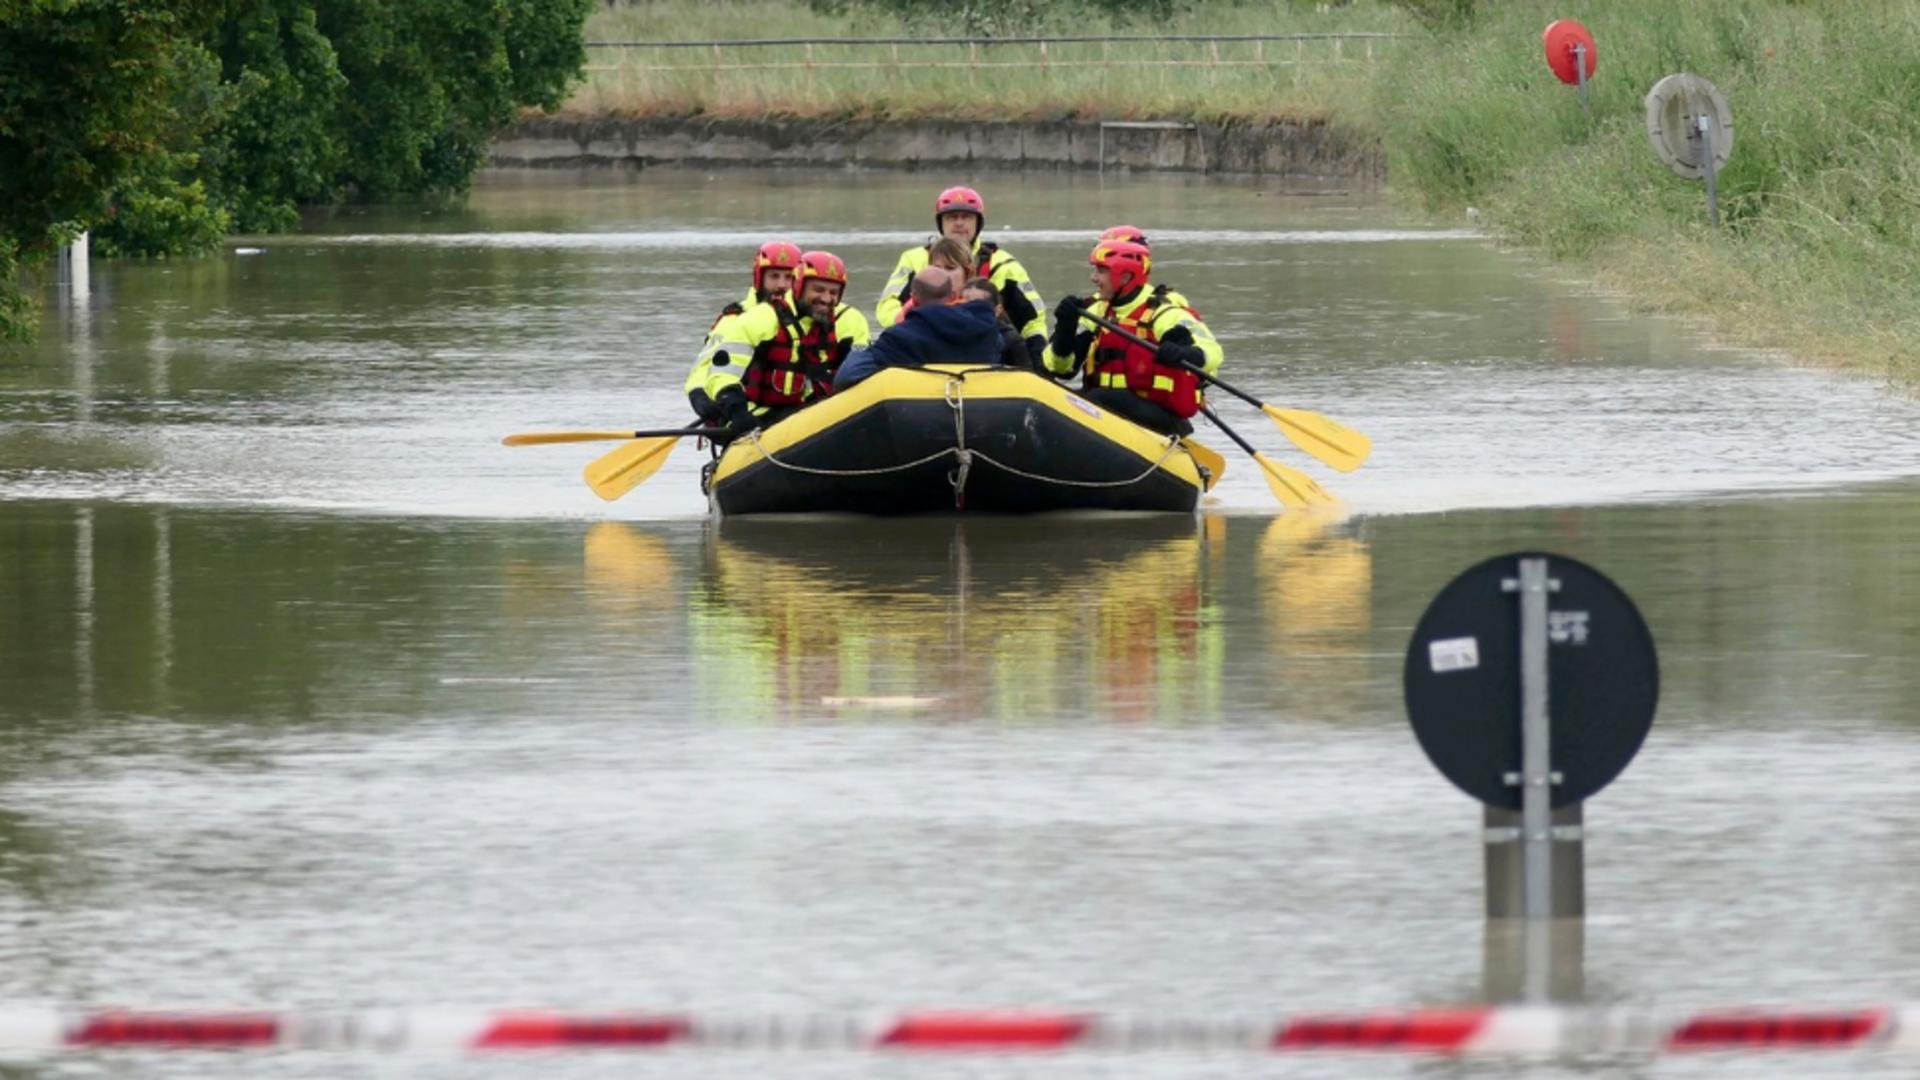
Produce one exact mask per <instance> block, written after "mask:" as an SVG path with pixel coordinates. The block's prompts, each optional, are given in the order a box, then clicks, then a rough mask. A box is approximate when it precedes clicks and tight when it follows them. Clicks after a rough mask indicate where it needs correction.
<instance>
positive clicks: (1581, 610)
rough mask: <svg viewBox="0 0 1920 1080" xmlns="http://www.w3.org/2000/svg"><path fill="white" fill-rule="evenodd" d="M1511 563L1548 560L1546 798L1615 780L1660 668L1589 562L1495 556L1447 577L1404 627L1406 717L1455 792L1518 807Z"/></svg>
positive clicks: (1631, 611)
mask: <svg viewBox="0 0 1920 1080" xmlns="http://www.w3.org/2000/svg"><path fill="white" fill-rule="evenodd" d="M1521 559H1545V560H1547V577H1548V578H1550V579H1553V580H1556V581H1558V582H1559V588H1558V590H1557V591H1553V592H1549V593H1548V594H1547V698H1548V701H1547V713H1548V716H1549V718H1550V721H1551V724H1552V731H1553V734H1552V737H1551V739H1550V740H1549V746H1550V750H1549V754H1550V758H1551V764H1550V768H1552V769H1553V771H1555V772H1557V773H1560V774H1561V779H1560V782H1559V783H1557V784H1555V785H1554V787H1553V805H1554V806H1555V807H1561V806H1566V805H1567V804H1569V803H1575V802H1579V801H1581V800H1582V799H1585V798H1587V797H1588V796H1589V795H1592V794H1593V793H1594V792H1597V791H1599V790H1600V789H1601V788H1603V787H1606V786H1607V785H1608V784H1610V783H1612V782H1613V778H1614V777H1616V776H1619V775H1620V772H1621V770H1623V769H1625V768H1626V767H1627V762H1629V761H1632V760H1633V755H1634V754H1635V753H1637V752H1638V751H1639V749H1640V744H1641V742H1643V741H1644V740H1645V739H1646V737H1647V732H1648V730H1649V729H1651V728H1652V727H1653V710H1654V706H1655V704H1656V703H1657V702H1658V700H1659V698H1660V665H1659V661H1658V659H1657V658H1656V657H1655V656H1654V651H1653V635H1652V634H1650V633H1648V632H1647V624H1646V622H1645V621H1644V620H1643V619H1641V618H1640V612H1639V611H1638V610H1636V609H1635V608H1634V606H1633V601H1632V600H1629V599H1628V598H1627V594H1626V593H1624V592H1621V591H1620V587H1619V586H1617V585H1615V584H1614V583H1613V582H1611V581H1609V580H1607V578H1606V576H1605V575H1604V574H1602V573H1600V571H1598V570H1595V569H1594V568H1593V567H1591V566H1588V565H1586V564H1585V563H1582V562H1579V561H1577V560H1575V559H1569V558H1567V557H1565V556H1562V555H1549V554H1545V553H1543V552H1520V553H1516V554H1513V555H1502V556H1500V557H1499V558H1497V559H1488V560H1487V561H1486V562H1483V563H1481V564H1479V565H1478V566H1475V567H1473V568H1472V569H1470V570H1468V571H1466V572H1465V573H1463V574H1461V575H1460V576H1459V577H1457V578H1454V579H1453V581H1452V582H1450V583H1449V584H1448V585H1447V587H1446V588H1444V589H1442V590H1440V595H1439V596H1436V597H1434V599H1433V603H1431V604H1429V605H1427V611H1426V614H1424V615H1422V616H1420V623H1419V625H1418V626H1415V627H1414V628H1413V643H1412V644H1411V645H1409V646H1408V648H1407V667H1406V694H1407V716H1408V718H1409V719H1411V720H1412V721H1413V733H1414V735H1415V736H1416V737H1417V738H1418V739H1419V740H1420V748H1421V749H1423V750H1425V751H1426V752H1427V757H1428V758H1429V759H1431V760H1432V762H1433V764H1434V766H1435V767H1436V768H1438V769H1439V770H1440V772H1441V773H1442V774H1443V775H1444V776H1446V778H1447V779H1449V780H1451V781H1453V782H1454V784H1455V785H1456V786H1457V787H1459V788H1460V790H1462V791H1464V792H1466V793H1467V794H1469V795H1471V796H1473V797H1474V798H1476V799H1479V800H1480V801H1481V802H1484V803H1486V804H1488V805H1489V806H1502V807H1506V808H1507V809H1510V810H1518V809H1519V808H1520V788H1519V786H1518V785H1517V784H1514V783H1511V782H1509V777H1510V776H1511V775H1513V774H1517V773H1518V772H1519V771H1520V594H1519V593H1518V592H1515V591H1508V589H1507V588H1506V587H1505V586H1504V585H1503V583H1505V582H1508V581H1514V582H1517V581H1518V579H1519V577H1520V560H1521Z"/></svg>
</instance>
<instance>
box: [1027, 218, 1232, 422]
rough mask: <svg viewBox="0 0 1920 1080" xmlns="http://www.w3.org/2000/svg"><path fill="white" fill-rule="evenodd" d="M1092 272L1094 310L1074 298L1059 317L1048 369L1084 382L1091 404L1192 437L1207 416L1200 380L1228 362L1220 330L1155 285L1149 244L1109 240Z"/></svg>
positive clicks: (1097, 249) (1097, 252) (1093, 259)
mask: <svg viewBox="0 0 1920 1080" xmlns="http://www.w3.org/2000/svg"><path fill="white" fill-rule="evenodd" d="M1087 261H1088V262H1089V263H1090V264H1092V266H1093V273H1092V275H1091V280H1092V282H1093V287H1094V292H1095V296H1094V298H1093V301H1092V303H1088V302H1087V301H1086V300H1085V299H1083V298H1081V297H1078V296H1068V297H1066V298H1065V299H1063V300H1061V301H1060V305H1059V307H1057V308H1056V309H1055V310H1054V324H1053V337H1052V340H1051V342H1050V344H1049V346H1048V348H1047V369H1048V370H1049V371H1050V372H1052V373H1053V374H1054V375H1055V376H1058V377H1062V378H1065V377H1070V376H1072V374H1073V373H1074V372H1075V371H1079V372H1081V373H1082V374H1083V376H1084V381H1083V383H1082V384H1081V385H1082V390H1081V394H1082V396H1084V397H1085V398H1087V400H1089V401H1092V402H1093V403H1095V404H1097V405H1102V406H1105V407H1106V408H1108V409H1111V410H1112V411H1114V412H1116V413H1118V414H1120V415H1121V416H1124V417H1126V418H1127V419H1129V420H1132V421H1133V422H1134V423H1136V424H1139V425H1140V426H1142V427H1146V428H1151V429H1152V430H1154V431H1158V432H1162V433H1164V434H1168V435H1191V434H1192V433H1193V424H1192V423H1190V422H1189V421H1190V418H1191V417H1192V416H1193V415H1194V414H1195V413H1197V412H1199V411H1200V405H1201V398H1200V387H1201V382H1202V381H1201V379H1200V376H1199V375H1197V374H1195V373H1194V371H1193V370H1191V369H1190V368H1189V367H1187V366H1186V365H1192V367H1194V368H1199V369H1201V370H1203V371H1205V372H1206V373H1207V374H1209V375H1212V374H1214V373H1215V372H1218V371H1219V370H1220V362H1221V360H1222V359H1223V357H1222V354H1221V351H1220V343H1219V342H1218V341H1215V340H1214V337H1213V331H1211V330H1209V329H1207V324H1206V323H1204V322H1202V321H1200V316H1199V314H1198V313H1197V312H1195V311H1194V310H1193V308H1192V307H1191V306H1189V305H1188V304H1187V303H1186V300H1185V298H1184V297H1181V296H1180V294H1179V293H1176V292H1174V291H1172V290H1171V289H1168V288H1167V287H1166V286H1164V285H1161V286H1157V287H1156V286H1151V285H1150V284H1149V282H1148V278H1149V275H1150V273H1151V271H1152V267H1153V259H1152V255H1151V253H1150V252H1149V251H1148V249H1147V247H1146V245H1144V244H1137V243H1133V242H1131V241H1127V240H1102V241H1100V242H1099V243H1098V244H1095V245H1094V248H1093V253H1092V254H1091V255H1089V256H1088V257H1087ZM1083 313H1091V314H1094V315H1098V316H1100V317H1102V318H1104V319H1107V320H1108V321H1110V322H1113V323H1117V324H1119V325H1120V326H1122V327H1125V328H1126V329H1127V330H1129V331H1131V332H1132V333H1134V334H1135V335H1136V336H1138V337H1140V338H1142V339H1143V340H1145V341H1147V342H1149V343H1150V347H1143V346H1141V345H1139V344H1137V343H1135V342H1132V341H1129V340H1127V339H1126V338H1125V337H1122V336H1121V335H1119V334H1116V333H1114V332H1113V331H1111V330H1107V329H1105V328H1103V327H1101V326H1098V325H1097V324H1095V323H1093V322H1091V321H1090V320H1087V319H1084V318H1082V317H1081V316H1082V314H1083Z"/></svg>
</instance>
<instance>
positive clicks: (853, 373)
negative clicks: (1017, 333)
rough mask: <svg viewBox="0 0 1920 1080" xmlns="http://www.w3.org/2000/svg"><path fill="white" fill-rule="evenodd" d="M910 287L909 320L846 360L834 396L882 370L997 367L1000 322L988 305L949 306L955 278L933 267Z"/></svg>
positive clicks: (971, 302)
mask: <svg viewBox="0 0 1920 1080" xmlns="http://www.w3.org/2000/svg"><path fill="white" fill-rule="evenodd" d="M910 288H911V290H912V296H913V301H914V303H913V307H912V308H911V309H909V310H908V312H907V317H906V318H905V319H903V320H901V321H900V322H898V323H895V324H894V325H892V326H889V327H887V328H886V329H885V330H882V331H881V332H880V336H879V337H877V338H874V339H873V344H871V345H869V346H867V347H866V348H864V349H855V350H854V352H853V355H851V356H849V357H847V360H846V362H845V363H843V364H841V365H840V372H839V374H838V375H836V376H835V377H834V380H833V390H834V392H835V393H839V392H840V391H842V390H845V389H846V388H847V387H849V386H852V385H853V384H854V383H857V382H859V381H860V380H861V379H864V378H866V377H868V376H870V375H872V374H873V373H875V372H877V371H879V370H880V369H881V368H887V367H919V366H921V365H923V364H998V363H999V362H1000V321H999V318H998V316H997V315H996V314H995V312H994V310H993V305H992V304H991V303H988V302H987V301H985V300H969V301H967V302H966V303H964V304H949V303H948V301H949V300H950V299H951V298H952V297H953V290H954V281H953V277H952V275H951V274H949V273H948V272H947V271H945V270H942V269H940V268H939V267H934V266H929V267H927V268H926V269H924V270H922V271H920V272H919V273H918V274H915V275H914V277H913V283H912V285H911V286H910Z"/></svg>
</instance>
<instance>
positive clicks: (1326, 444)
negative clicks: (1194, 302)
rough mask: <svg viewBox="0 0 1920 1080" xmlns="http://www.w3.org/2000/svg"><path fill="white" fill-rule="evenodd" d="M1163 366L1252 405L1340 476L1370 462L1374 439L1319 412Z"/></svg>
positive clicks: (1120, 329)
mask: <svg viewBox="0 0 1920 1080" xmlns="http://www.w3.org/2000/svg"><path fill="white" fill-rule="evenodd" d="M1080 317H1081V318H1083V319H1086V320H1087V321H1088V322H1091V323H1093V324H1095V325H1096V326H1103V327H1105V328H1106V329H1108V330H1111V331H1113V332H1114V333H1116V334H1119V335H1120V336H1121V337H1123V338H1126V339H1127V340H1128V341H1131V342H1133V343H1134V344H1135V345H1139V346H1141V347H1142V348H1147V349H1153V350H1154V352H1155V353H1156V354H1157V353H1158V352H1159V348H1158V347H1157V346H1155V345H1154V343H1153V342H1151V341H1148V340H1147V339H1146V338H1143V337H1141V336H1140V335H1138V334H1136V333H1134V332H1133V331H1131V330H1128V329H1127V328H1126V327H1124V326H1121V325H1120V324H1119V323H1116V322H1114V321H1112V320H1110V319H1103V318H1101V317H1100V316H1098V315H1095V314H1094V313H1092V312H1090V311H1082V312H1081V313H1080ZM1162 362H1163V363H1172V364H1174V365H1175V366H1176V367H1183V368H1186V369H1187V370H1188V371H1191V372H1193V373H1194V374H1195V375H1198V376H1200V377H1201V378H1203V379H1205V380H1206V381H1208V382H1209V383H1212V384H1213V385H1215V386H1217V387H1219V388H1220V389H1222V390H1225V391H1226V392H1227V393H1229V394H1232V395H1233V396H1234V397H1237V398H1239V399H1240V400H1242V401H1244V402H1246V403H1248V404H1249V405H1252V406H1253V407H1254V408H1256V409H1259V410H1260V411H1261V412H1263V413H1266V414H1267V416H1268V417H1269V418H1270V419H1271V420H1272V421H1273V422H1274V424H1276V425H1277V426H1278V427H1279V428H1280V432H1281V434H1283V435H1285V436H1286V437H1287V438H1288V439H1291V440H1292V441H1293V445H1295V446H1297V447H1299V448H1300V449H1302V450H1305V451H1306V452H1307V453H1309V454H1312V455H1313V456H1314V457H1316V458H1319V459H1320V460H1321V461H1324V462H1326V463H1327V464H1328V465H1331V466H1333V467H1334V468H1336V469H1339V470H1340V471H1341V472H1352V471H1353V470H1355V469H1357V468H1359V467H1360V463H1361V462H1363V461H1365V460H1367V455H1368V454H1371V453H1372V452H1373V440H1372V439H1369V438H1367V437H1366V436H1365V435H1362V434H1360V433H1359V432H1357V431H1355V430H1353V429H1352V428H1350V427H1347V426H1346V425H1345V424H1342V423H1340V422H1339V421H1337V420H1330V419H1328V418H1327V417H1324V416H1322V415H1320V414H1319V413H1317V412H1309V411H1308V410H1306V409H1282V408H1280V407H1279V406H1277V405H1269V404H1267V403H1266V402H1264V401H1261V400H1260V399H1259V398H1257V397H1254V396H1253V395H1252V394H1249V393H1247V392H1246V391H1245V390H1241V389H1239V388H1238V387H1235V386H1232V385H1229V384H1227V383H1224V382H1221V381H1220V380H1219V379H1217V378H1215V377H1214V376H1212V375H1209V374H1207V373H1206V372H1205V371H1203V370H1201V369H1200V368H1199V367H1198V366H1196V365H1194V364H1189V363H1185V362H1184V361H1162ZM1216 423H1217V421H1216ZM1220 430H1222V431H1225V430H1226V429H1225V428H1221V429H1220ZM1241 445H1243V446H1244V445H1245V444H1244V443H1242V444H1241Z"/></svg>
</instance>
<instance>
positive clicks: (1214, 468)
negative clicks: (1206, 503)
mask: <svg viewBox="0 0 1920 1080" xmlns="http://www.w3.org/2000/svg"><path fill="white" fill-rule="evenodd" d="M1180 446H1181V447H1182V448H1183V449H1185V450H1186V452H1187V454H1188V456H1190V457H1192V458H1193V460H1194V463H1195V464H1197V465H1199V466H1200V467H1201V468H1203V469H1205V470H1207V490H1208V491H1212V490H1213V486H1214V485H1215V484H1218V483H1219V482H1220V478H1221V477H1223V476H1225V475H1227V459H1226V458H1223V457H1221V456H1220V454H1219V452H1218V451H1216V450H1214V449H1213V448H1212V447H1210V446H1207V445H1205V444H1204V443H1201V442H1200V441H1199V440H1197V439H1181V440H1180Z"/></svg>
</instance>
